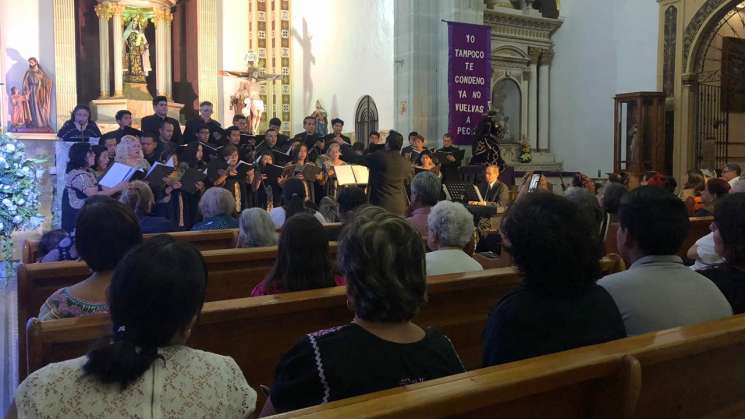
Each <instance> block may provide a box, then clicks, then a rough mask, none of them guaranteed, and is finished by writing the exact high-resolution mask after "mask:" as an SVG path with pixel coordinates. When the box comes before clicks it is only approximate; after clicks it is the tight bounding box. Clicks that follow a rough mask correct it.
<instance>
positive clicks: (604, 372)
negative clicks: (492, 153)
mask: <svg viewBox="0 0 745 419" xmlns="http://www.w3.org/2000/svg"><path fill="white" fill-rule="evenodd" d="M744 352H745V316H737V317H730V318H726V319H723V320H717V321H713V322H707V323H701V324H697V325H692V326H687V327H681V328H675V329H669V330H665V331H661V332H657V333H649V334H646V335H641V336H636V337H631V338H627V339H621V340H617V341H614V342H608V343H604V344H600V345H594V346H588V347H583V348H577V349H573V350H570V351H566V352H561V353H556V354H551V355H546V356H541V357H536V358H532V359H528V360H523V361H519V362H514V363H510V364H505V365H500V366H495V367H490V368H483V369H480V370H476V371H472V372H467V373H464V374H458V375H454V376H450V377H445V378H441V379H438V380H433V381H428V382H425V383H420V384H415V385H411V386H405V387H400V388H395V389H391V390H386V391H381V392H377V393H373V394H367V395H362V396H358V397H353V398H349V399H346V400H339V401H336V402H332V403H329V404H326V405H320V406H315V407H311V408H307V409H302V410H298V411H295V412H289V413H286V414H283V415H276V416H273V417H276V418H348V417H366V418H382V417H385V418H425V417H426V418H480V417H505V418H510V417H514V418H524V417H531V418H580V417H586V418H640V419H641V418H678V419H688V418H691V419H693V418H712V419H713V418H742V417H745V363H743V362H742V354H743V353H744ZM614 382H615V383H614ZM614 386H615V387H616V389H617V390H616V391H614V390H613V387H614ZM599 406H600V407H603V406H605V407H606V409H604V410H600V411H598V410H597V408H598V407H599Z"/></svg>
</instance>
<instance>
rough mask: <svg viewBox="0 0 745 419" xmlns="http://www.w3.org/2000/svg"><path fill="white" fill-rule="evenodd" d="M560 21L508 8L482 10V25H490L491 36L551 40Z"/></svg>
mask: <svg viewBox="0 0 745 419" xmlns="http://www.w3.org/2000/svg"><path fill="white" fill-rule="evenodd" d="M562 23H563V21H562V20H560V19H549V18H543V17H537V16H529V15H524V14H522V12H519V11H512V10H509V9H500V10H489V9H487V10H485V11H484V25H489V26H491V28H492V37H494V36H505V37H514V38H522V39H526V38H527V39H533V40H537V41H543V42H551V35H553V33H554V32H556V30H557V29H559V27H560V26H561V24H562Z"/></svg>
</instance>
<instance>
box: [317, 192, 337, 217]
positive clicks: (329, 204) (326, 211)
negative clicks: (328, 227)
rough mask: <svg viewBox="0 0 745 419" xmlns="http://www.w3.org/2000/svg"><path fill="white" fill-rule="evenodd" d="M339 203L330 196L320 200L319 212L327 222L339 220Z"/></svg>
mask: <svg viewBox="0 0 745 419" xmlns="http://www.w3.org/2000/svg"><path fill="white" fill-rule="evenodd" d="M338 207H339V205H338V204H337V203H336V201H334V199H333V198H331V197H330V196H324V197H323V198H321V200H320V201H319V202H318V212H319V213H320V214H321V215H322V216H323V219H324V220H325V222H326V223H335V222H337V221H338V215H337V214H339V208H338Z"/></svg>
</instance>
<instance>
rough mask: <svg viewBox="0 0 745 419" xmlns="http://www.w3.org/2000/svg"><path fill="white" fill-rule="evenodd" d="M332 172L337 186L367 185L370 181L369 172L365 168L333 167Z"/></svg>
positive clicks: (354, 166) (353, 166)
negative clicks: (334, 174)
mask: <svg viewBox="0 0 745 419" xmlns="http://www.w3.org/2000/svg"><path fill="white" fill-rule="evenodd" d="M334 172H335V173H336V183H337V184H338V185H339V186H347V185H367V184H368V183H369V181H370V171H369V170H368V169H367V167H365V166H359V165H356V164H351V165H343V166H334Z"/></svg>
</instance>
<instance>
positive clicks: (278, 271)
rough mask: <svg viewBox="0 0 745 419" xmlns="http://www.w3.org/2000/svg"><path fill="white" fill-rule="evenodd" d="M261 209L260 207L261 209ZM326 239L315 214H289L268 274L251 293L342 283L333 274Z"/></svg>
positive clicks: (313, 287)
mask: <svg viewBox="0 0 745 419" xmlns="http://www.w3.org/2000/svg"><path fill="white" fill-rule="evenodd" d="M261 211H263V210H261ZM332 265H333V264H332V263H331V260H330V259H329V242H328V239H327V238H326V234H325V232H324V231H323V226H322V225H321V223H320V222H319V221H318V219H316V217H314V216H312V215H310V214H307V213H300V214H297V215H294V216H292V217H290V219H289V220H287V222H286V223H285V225H284V228H282V232H281V233H280V235H279V246H278V248H277V259H276V260H275V261H274V266H273V267H272V270H271V271H270V272H269V274H268V275H267V277H266V278H265V279H264V280H263V281H261V282H260V283H259V284H258V285H256V287H254V289H253V290H252V291H251V296H252V297H257V296H261V295H271V294H279V293H283V292H291V291H304V290H312V289H317V288H328V287H333V286H336V285H344V279H343V278H341V277H334V272H333V269H332Z"/></svg>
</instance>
